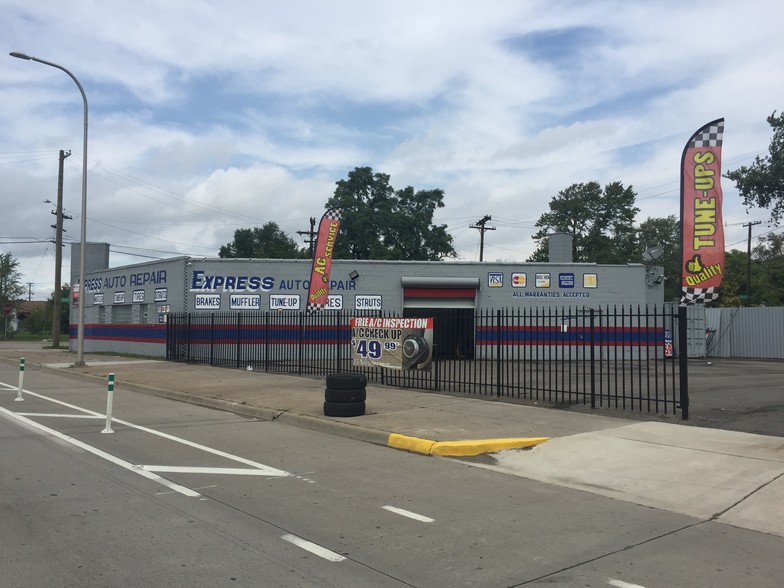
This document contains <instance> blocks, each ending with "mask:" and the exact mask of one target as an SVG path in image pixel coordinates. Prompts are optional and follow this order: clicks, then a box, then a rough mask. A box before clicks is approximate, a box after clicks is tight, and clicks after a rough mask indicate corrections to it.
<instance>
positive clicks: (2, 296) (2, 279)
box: [0, 251, 25, 305]
mask: <svg viewBox="0 0 784 588" xmlns="http://www.w3.org/2000/svg"><path fill="white" fill-rule="evenodd" d="M18 267H19V262H18V261H17V260H16V258H15V257H14V256H13V255H12V254H11V252H10V251H9V252H8V253H2V254H0V305H5V304H8V303H11V304H13V303H14V302H17V301H18V300H19V299H20V298H21V297H22V296H23V295H24V292H25V289H24V286H23V285H22V277H21V274H20V273H19V271H18V270H17V269H16V268H18Z"/></svg>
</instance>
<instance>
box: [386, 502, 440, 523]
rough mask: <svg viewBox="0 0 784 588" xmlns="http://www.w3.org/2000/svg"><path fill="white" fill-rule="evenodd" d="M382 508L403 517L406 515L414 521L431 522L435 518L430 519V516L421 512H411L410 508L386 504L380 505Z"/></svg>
mask: <svg viewBox="0 0 784 588" xmlns="http://www.w3.org/2000/svg"><path fill="white" fill-rule="evenodd" d="M381 508H383V509H384V510H388V511H389V512H393V513H395V514H399V515H402V516H404V517H408V518H409V519H414V520H415V521H421V522H423V523H433V522H435V519H431V518H430V517H426V516H424V515H421V514H417V513H415V512H411V511H410V510H404V509H402V508H397V507H396V506H389V505H388V504H387V505H385V506H382V507H381Z"/></svg>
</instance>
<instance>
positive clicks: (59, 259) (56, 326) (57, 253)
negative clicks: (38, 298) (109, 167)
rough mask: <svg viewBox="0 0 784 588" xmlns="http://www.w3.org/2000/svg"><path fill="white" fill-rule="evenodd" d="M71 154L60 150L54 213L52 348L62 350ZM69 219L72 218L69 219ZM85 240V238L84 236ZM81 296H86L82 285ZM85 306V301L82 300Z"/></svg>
mask: <svg viewBox="0 0 784 588" xmlns="http://www.w3.org/2000/svg"><path fill="white" fill-rule="evenodd" d="M69 155H71V152H70V151H68V152H65V151H63V150H62V149H60V164H59V166H58V173H57V205H56V206H57V209H56V210H55V211H54V212H53V213H52V214H54V215H55V217H56V219H57V220H56V222H55V224H54V225H53V227H54V297H53V298H52V347H53V348H54V349H59V348H60V314H61V312H62V303H61V302H60V290H61V287H62V284H61V283H60V282H61V280H62V265H63V162H64V161H65V158H66V157H68V156H69ZM68 218H69V219H70V218H72V217H70V216H69V217H68ZM82 238H84V236H82ZM79 288H80V296H84V295H85V294H84V292H83V291H82V286H81V284H80V285H79ZM81 303H82V304H84V299H82V300H81Z"/></svg>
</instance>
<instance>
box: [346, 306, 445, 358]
mask: <svg viewBox="0 0 784 588" xmlns="http://www.w3.org/2000/svg"><path fill="white" fill-rule="evenodd" d="M351 357H352V360H353V364H354V365H355V366H364V367H384V368H389V369H393V370H414V369H418V370H422V369H424V370H427V369H430V364H431V362H432V360H433V319H432V318H396V317H356V318H352V319H351Z"/></svg>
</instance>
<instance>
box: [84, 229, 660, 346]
mask: <svg viewBox="0 0 784 588" xmlns="http://www.w3.org/2000/svg"><path fill="white" fill-rule="evenodd" d="M550 250H551V256H550V259H551V260H550V261H548V262H543V263H499V262H481V263H480V262H460V261H457V262H434V261H432V262H404V261H357V260H334V262H333V265H332V272H331V280H330V288H329V294H330V300H329V309H331V310H341V311H344V312H345V313H347V314H352V313H365V314H367V313H384V314H399V315H406V316H425V315H427V314H433V313H437V312H440V311H443V310H444V309H465V311H466V312H475V311H482V310H486V309H525V308H534V309H536V308H541V309H545V308H563V307H571V308H582V309H585V308H599V307H602V306H607V305H640V306H653V305H658V306H661V305H662V304H663V296H664V294H663V279H662V276H661V268H660V267H655V266H645V265H642V264H627V265H600V264H592V263H572V262H571V261H570V260H571V240H570V239H565V240H559V241H551V248H550ZM86 251H87V255H86V258H85V267H86V275H85V284H84V288H81V287H80V286H79V272H78V269H77V268H78V267H79V244H74V245H72V255H71V260H72V261H71V274H72V277H71V280H72V281H71V283H72V284H73V285H74V286H73V287H72V304H71V318H70V323H71V341H72V343H71V344H72V345H74V344H75V343H74V341H75V337H76V330H77V325H76V323H77V316H78V308H77V306H76V305H78V304H84V305H85V309H84V311H85V312H84V315H85V319H84V321H85V331H84V349H85V351H87V352H96V351H106V352H124V353H137V354H143V355H149V356H157V357H165V355H166V328H167V323H168V318H167V317H168V316H169V315H170V314H172V313H194V314H202V315H203V314H209V313H238V314H243V313H265V312H266V313H269V312H274V313H276V314H277V313H298V312H304V311H305V304H306V298H307V294H308V287H309V277H310V270H311V262H310V260H278V259H221V258H202V257H190V256H183V257H175V258H172V259H167V260H162V261H154V262H145V263H140V264H133V265H127V266H123V267H116V268H109V246H108V244H105V243H88V244H87V246H86Z"/></svg>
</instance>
